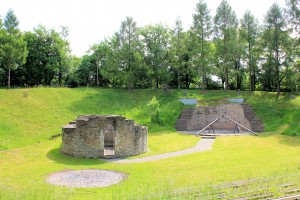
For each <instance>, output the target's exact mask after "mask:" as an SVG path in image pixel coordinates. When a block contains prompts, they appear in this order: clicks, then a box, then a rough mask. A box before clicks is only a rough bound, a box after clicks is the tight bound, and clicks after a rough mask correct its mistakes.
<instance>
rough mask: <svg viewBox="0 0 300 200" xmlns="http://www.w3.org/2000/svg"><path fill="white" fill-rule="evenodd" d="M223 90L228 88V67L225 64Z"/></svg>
mask: <svg viewBox="0 0 300 200" xmlns="http://www.w3.org/2000/svg"><path fill="white" fill-rule="evenodd" d="M224 84H225V85H224V90H228V67H226V66H225V82H224Z"/></svg>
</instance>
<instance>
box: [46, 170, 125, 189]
mask: <svg viewBox="0 0 300 200" xmlns="http://www.w3.org/2000/svg"><path fill="white" fill-rule="evenodd" d="M125 178H126V175H125V174H124V173H121V172H115V171H109V170H96V169H95V170H94V169H87V170H66V171H59V172H55V173H52V174H50V175H49V176H48V177H47V182H48V183H50V184H53V185H58V186H65V187H72V188H95V187H106V186H110V185H114V184H117V183H119V182H120V181H122V180H123V179H125Z"/></svg>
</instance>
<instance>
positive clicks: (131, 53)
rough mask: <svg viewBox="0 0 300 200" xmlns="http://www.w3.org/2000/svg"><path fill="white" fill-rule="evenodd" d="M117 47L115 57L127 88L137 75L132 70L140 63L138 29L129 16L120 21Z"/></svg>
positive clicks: (135, 80)
mask: <svg viewBox="0 0 300 200" xmlns="http://www.w3.org/2000/svg"><path fill="white" fill-rule="evenodd" d="M117 38H118V43H119V48H118V49H117V51H116V53H117V55H116V57H117V59H118V65H119V69H120V70H121V71H122V77H123V80H124V83H125V85H126V86H127V88H129V89H130V88H132V87H133V86H134V85H135V84H136V82H137V79H136V78H137V77H136V76H134V71H135V69H136V68H138V66H139V65H140V62H142V61H141V60H140V58H141V56H140V50H141V46H140V43H139V35H138V29H137V26H136V22H135V21H134V20H133V19H132V18H131V17H126V19H125V20H124V21H123V22H122V23H121V27H120V30H119V32H118V33H117Z"/></svg>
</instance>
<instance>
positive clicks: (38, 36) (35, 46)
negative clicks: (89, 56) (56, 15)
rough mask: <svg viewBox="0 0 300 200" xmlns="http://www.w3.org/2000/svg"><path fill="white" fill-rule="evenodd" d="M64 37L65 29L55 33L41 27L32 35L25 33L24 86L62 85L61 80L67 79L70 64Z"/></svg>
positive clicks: (65, 34)
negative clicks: (26, 49)
mask: <svg viewBox="0 0 300 200" xmlns="http://www.w3.org/2000/svg"><path fill="white" fill-rule="evenodd" d="M66 36H67V30H66V28H63V30H62V31H61V32H57V31H55V30H54V29H47V28H46V27H44V26H41V25H40V26H38V27H37V28H35V29H34V32H33V33H31V32H27V33H25V40H26V42H27V46H28V58H27V62H26V64H25V65H24V67H25V69H26V70H25V71H26V72H25V74H26V76H27V79H26V80H28V82H27V83H26V84H28V85H39V84H43V85H50V84H51V83H53V82H56V84H58V85H62V80H63V79H66V78H67V73H68V68H69V62H70V48H69V42H68V41H67V39H66ZM33 77H34V79H33ZM29 80H30V82H29Z"/></svg>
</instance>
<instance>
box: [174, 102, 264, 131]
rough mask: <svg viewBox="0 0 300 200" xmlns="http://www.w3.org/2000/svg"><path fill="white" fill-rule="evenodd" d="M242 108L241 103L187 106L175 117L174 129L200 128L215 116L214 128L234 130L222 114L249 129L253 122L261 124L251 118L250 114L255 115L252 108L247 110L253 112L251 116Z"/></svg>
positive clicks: (188, 129) (233, 125)
mask: <svg viewBox="0 0 300 200" xmlns="http://www.w3.org/2000/svg"><path fill="white" fill-rule="evenodd" d="M247 106H249V105H247ZM244 110H245V109H244V105H242V104H224V105H218V106H200V107H195V108H187V109H184V110H183V111H182V113H181V116H180V117H179V119H177V122H176V130H178V131H191V130H201V129H203V128H204V127H205V126H207V125H208V124H210V123H211V122H213V121H214V120H215V119H217V118H219V120H218V121H217V122H215V123H214V124H213V127H214V129H220V130H223V129H225V130H226V129H227V130H234V129H235V126H236V125H235V124H234V123H233V122H231V121H230V120H228V119H226V118H224V117H222V116H226V117H228V118H230V119H232V120H234V121H236V122H238V123H240V124H242V125H243V126H245V127H246V128H249V129H252V128H253V127H254V124H255V123H261V124H262V122H261V121H260V120H259V119H258V118H256V119H255V121H253V120H252V118H253V117H252V115H253V116H255V114H254V113H253V111H252V109H251V110H249V112H252V113H253V114H252V115H251V118H249V117H247V116H246V115H245V112H244ZM247 115H249V113H247ZM261 127H262V129H261V130H256V131H259V132H261V131H263V126H261Z"/></svg>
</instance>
